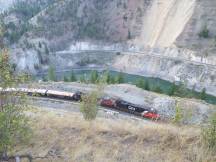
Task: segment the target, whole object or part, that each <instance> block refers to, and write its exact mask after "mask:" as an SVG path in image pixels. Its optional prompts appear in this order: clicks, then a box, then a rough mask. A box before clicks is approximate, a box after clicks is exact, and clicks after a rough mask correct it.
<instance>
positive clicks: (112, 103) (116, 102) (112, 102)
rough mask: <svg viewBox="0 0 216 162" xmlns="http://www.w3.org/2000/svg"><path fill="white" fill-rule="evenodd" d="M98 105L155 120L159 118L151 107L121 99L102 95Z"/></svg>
mask: <svg viewBox="0 0 216 162" xmlns="http://www.w3.org/2000/svg"><path fill="white" fill-rule="evenodd" d="M100 105H101V106H103V107H109V108H113V109H118V110H121V111H125V112H129V113H131V114H135V115H139V116H142V117H144V118H148V119H154V120H157V119H159V118H160V115H159V114H158V113H157V111H156V110H154V109H153V108H150V107H147V106H145V107H144V106H140V105H135V104H132V103H129V102H127V101H124V100H121V99H114V98H109V97H104V98H102V99H101V101H100Z"/></svg>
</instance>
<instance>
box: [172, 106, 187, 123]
mask: <svg viewBox="0 0 216 162" xmlns="http://www.w3.org/2000/svg"><path fill="white" fill-rule="evenodd" d="M183 117H184V116H183V112H182V109H181V108H180V107H179V105H178V104H177V105H176V108H175V116H174V118H173V123H175V124H180V123H181V122H182V120H183Z"/></svg>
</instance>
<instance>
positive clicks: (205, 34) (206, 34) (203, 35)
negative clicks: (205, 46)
mask: <svg viewBox="0 0 216 162" xmlns="http://www.w3.org/2000/svg"><path fill="white" fill-rule="evenodd" d="M199 37H201V38H208V37H209V30H208V28H207V26H206V25H205V27H204V28H203V29H202V31H201V32H200V33H199Z"/></svg>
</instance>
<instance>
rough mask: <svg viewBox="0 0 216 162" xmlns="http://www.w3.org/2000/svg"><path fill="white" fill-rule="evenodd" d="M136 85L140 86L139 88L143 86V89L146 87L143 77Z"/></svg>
mask: <svg viewBox="0 0 216 162" xmlns="http://www.w3.org/2000/svg"><path fill="white" fill-rule="evenodd" d="M136 86H137V87H139V88H142V89H145V81H144V80H143V79H141V78H140V79H138V80H137V83H136Z"/></svg>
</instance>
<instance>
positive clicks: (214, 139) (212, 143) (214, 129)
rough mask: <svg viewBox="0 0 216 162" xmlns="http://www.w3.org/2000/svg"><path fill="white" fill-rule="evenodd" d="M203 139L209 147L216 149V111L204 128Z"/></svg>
mask: <svg viewBox="0 0 216 162" xmlns="http://www.w3.org/2000/svg"><path fill="white" fill-rule="evenodd" d="M202 139H203V142H204V144H205V145H206V146H207V147H208V148H210V149H212V150H213V151H216V113H215V114H213V116H212V117H211V120H210V122H209V124H208V125H207V126H206V127H205V128H204V129H203V130H202Z"/></svg>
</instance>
